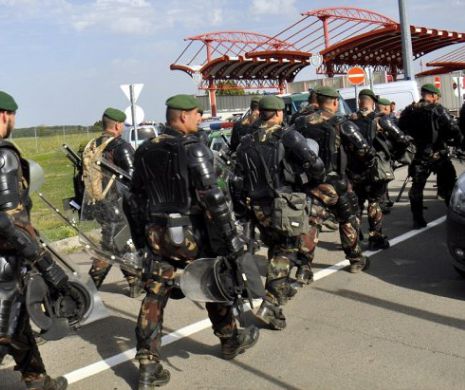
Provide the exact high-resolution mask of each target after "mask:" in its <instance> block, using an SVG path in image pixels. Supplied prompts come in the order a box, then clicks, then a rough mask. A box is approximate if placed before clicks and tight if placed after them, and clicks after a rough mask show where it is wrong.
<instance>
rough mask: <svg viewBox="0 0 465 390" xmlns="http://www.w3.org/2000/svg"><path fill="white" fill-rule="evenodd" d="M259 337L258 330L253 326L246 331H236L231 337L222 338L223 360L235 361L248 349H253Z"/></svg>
mask: <svg viewBox="0 0 465 390" xmlns="http://www.w3.org/2000/svg"><path fill="white" fill-rule="evenodd" d="M259 335H260V332H259V330H258V328H257V327H256V326H254V325H251V326H248V327H247V328H245V329H236V330H235V331H234V335H233V336H231V337H220V340H221V353H222V354H223V359H225V360H231V359H234V358H235V357H236V356H237V355H239V354H240V353H244V352H245V350H246V349H249V348H252V347H253V346H254V345H255V344H256V343H257V341H258V336H259Z"/></svg>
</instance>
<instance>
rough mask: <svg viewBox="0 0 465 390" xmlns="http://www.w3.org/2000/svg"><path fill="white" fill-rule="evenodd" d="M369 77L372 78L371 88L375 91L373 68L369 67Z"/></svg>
mask: <svg viewBox="0 0 465 390" xmlns="http://www.w3.org/2000/svg"><path fill="white" fill-rule="evenodd" d="M368 77H369V78H370V89H371V90H372V91H373V68H372V67H371V66H370V67H368Z"/></svg>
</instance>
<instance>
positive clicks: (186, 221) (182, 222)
mask: <svg viewBox="0 0 465 390" xmlns="http://www.w3.org/2000/svg"><path fill="white" fill-rule="evenodd" d="M150 222H151V223H153V224H155V225H160V226H166V227H177V226H189V225H191V224H192V223H191V219H190V218H189V217H187V216H185V215H180V216H170V215H167V214H165V215H151V216H150Z"/></svg>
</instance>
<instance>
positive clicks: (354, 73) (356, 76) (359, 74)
mask: <svg viewBox="0 0 465 390" xmlns="http://www.w3.org/2000/svg"><path fill="white" fill-rule="evenodd" d="M347 79H348V80H349V83H350V84H352V85H361V84H364V83H365V71H364V70H363V68H361V67H360V66H354V67H353V68H350V69H349V70H348V71H347Z"/></svg>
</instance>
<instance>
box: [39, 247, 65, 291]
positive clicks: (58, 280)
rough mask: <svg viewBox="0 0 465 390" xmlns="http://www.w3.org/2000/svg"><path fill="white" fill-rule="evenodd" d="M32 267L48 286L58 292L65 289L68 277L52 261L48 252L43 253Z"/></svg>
mask: <svg viewBox="0 0 465 390" xmlns="http://www.w3.org/2000/svg"><path fill="white" fill-rule="evenodd" d="M34 265H35V266H36V268H37V269H38V271H39V272H40V274H41V275H42V276H43V278H44V279H45V280H46V281H47V282H48V283H49V284H50V285H52V286H53V287H55V288H56V289H58V290H60V291H64V290H66V289H67V287H68V286H67V284H68V280H69V278H68V275H66V273H65V271H63V269H62V268H61V267H60V266H59V265H58V264H57V263H55V261H53V259H52V256H51V255H50V253H49V252H47V251H43V252H42V253H41V256H40V257H39V258H38V259H37V260H36V261H35V262H34Z"/></svg>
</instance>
